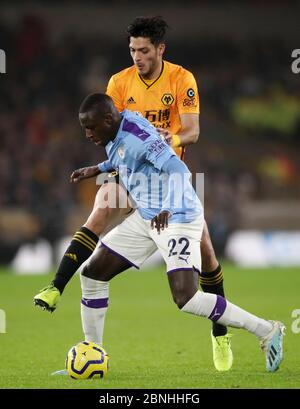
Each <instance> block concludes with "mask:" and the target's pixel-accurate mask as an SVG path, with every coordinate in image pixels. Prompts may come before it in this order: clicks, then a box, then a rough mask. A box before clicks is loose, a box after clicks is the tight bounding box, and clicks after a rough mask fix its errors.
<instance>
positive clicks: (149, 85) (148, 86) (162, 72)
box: [136, 60, 167, 89]
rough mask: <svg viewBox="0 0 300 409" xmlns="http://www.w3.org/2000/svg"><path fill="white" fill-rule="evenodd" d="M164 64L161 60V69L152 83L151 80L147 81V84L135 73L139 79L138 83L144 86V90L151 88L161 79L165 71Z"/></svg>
mask: <svg viewBox="0 0 300 409" xmlns="http://www.w3.org/2000/svg"><path fill="white" fill-rule="evenodd" d="M166 68H167V67H166V63H165V61H164V60H163V61H162V67H161V71H160V74H159V76H158V77H156V78H155V79H154V80H153V81H152V82H150V81H151V80H148V81H147V82H146V81H145V80H143V78H142V77H141V76H140V75H139V74H138V72H137V71H136V74H137V76H138V77H139V79H140V81H141V82H142V83H143V84H144V86H145V87H146V89H149V88H151V87H152V86H153V85H155V84H157V83H158V82H159V81H160V80H161V79H162V77H163V75H164V73H165V71H166Z"/></svg>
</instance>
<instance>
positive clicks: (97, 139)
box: [79, 112, 112, 146]
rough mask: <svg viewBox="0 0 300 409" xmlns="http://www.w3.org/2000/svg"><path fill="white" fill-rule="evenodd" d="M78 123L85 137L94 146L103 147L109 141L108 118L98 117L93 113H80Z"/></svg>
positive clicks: (109, 123) (109, 127) (109, 122)
mask: <svg viewBox="0 0 300 409" xmlns="http://www.w3.org/2000/svg"><path fill="white" fill-rule="evenodd" d="M106 115H109V114H106ZM79 122H80V125H81V127H82V129H83V130H84V132H85V137H86V138H87V139H88V140H89V141H91V142H94V144H95V145H97V146H98V145H100V146H105V145H107V143H108V142H109V141H110V140H111V132H110V131H111V128H112V127H111V121H110V120H109V118H108V117H107V118H106V117H99V116H96V115H95V114H94V113H93V112H82V113H80V114H79Z"/></svg>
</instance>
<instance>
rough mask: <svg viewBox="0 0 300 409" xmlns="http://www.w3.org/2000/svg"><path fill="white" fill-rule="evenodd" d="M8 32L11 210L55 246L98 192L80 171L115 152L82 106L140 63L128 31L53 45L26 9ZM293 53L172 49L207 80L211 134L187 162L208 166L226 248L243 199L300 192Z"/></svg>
mask: <svg viewBox="0 0 300 409" xmlns="http://www.w3.org/2000/svg"><path fill="white" fill-rule="evenodd" d="M0 38H1V41H2V44H1V48H3V49H4V50H8V57H7V74H5V75H2V76H1V77H0V92H1V99H0V135H1V145H0V206H1V209H2V210H1V212H2V213H3V212H4V211H5V210H6V209H22V210H23V211H24V210H25V211H26V212H28V213H30V214H31V215H33V216H34V217H35V220H36V221H37V227H36V229H33V233H32V238H34V237H35V236H36V235H38V236H41V237H46V238H47V239H49V240H50V241H51V242H54V241H55V240H57V239H58V238H59V237H61V236H62V235H65V234H70V233H72V231H70V223H69V220H70V217H71V215H76V214H77V212H78V210H79V209H85V211H86V212H88V211H89V209H90V208H91V206H92V199H93V194H94V192H95V191H96V190H95V189H96V188H95V187H94V185H93V186H92V185H91V184H90V183H88V182H84V183H83V185H82V186H81V187H80V186H78V187H74V186H73V185H71V184H70V183H69V182H68V178H69V175H70V173H71V171H72V170H74V169H76V168H79V167H82V166H85V165H87V164H95V163H98V162H100V161H101V160H103V159H105V156H104V153H103V151H102V149H98V148H97V149H95V147H94V146H93V145H91V144H89V143H88V142H87V141H86V140H85V138H84V137H83V135H82V132H81V129H80V126H79V123H78V119H77V112H78V107H79V105H80V102H81V101H82V99H83V97H84V96H85V95H86V94H88V93H90V92H95V91H97V90H99V91H102V92H103V91H105V88H106V83H107V81H108V79H109V77H110V76H111V75H112V74H113V73H115V72H117V71H119V70H121V69H123V68H125V67H126V66H128V65H130V64H131V61H130V56H129V53H128V46H127V44H126V39H125V36H124V38H121V39H120V42H119V43H112V42H110V41H109V38H104V37H102V38H89V39H87V38H86V37H85V38H84V39H82V38H81V37H80V33H78V34H76V33H74V34H72V35H70V34H68V35H66V36H65V37H63V38H61V39H59V40H58V41H56V42H55V43H53V42H52V41H51V36H50V34H49V32H48V30H47V24H46V23H45V22H43V21H42V20H41V19H40V18H38V17H36V16H25V17H24V18H23V19H22V21H20V22H19V26H18V27H15V29H14V30H13V31H12V30H11V29H9V28H8V27H5V25H4V24H2V28H1V29H0ZM290 54H291V50H290V49H289V46H288V44H285V43H284V42H281V41H280V40H279V39H274V38H272V39H256V40H254V41H253V40H251V41H249V42H247V41H246V40H244V42H243V43H238V42H237V41H235V39H233V38H226V37H223V38H216V37H214V38H212V37H206V38H200V39H197V40H195V42H194V43H190V44H186V43H184V40H183V41H182V43H179V42H176V43H172V44H171V43H170V44H168V45H167V52H166V56H165V57H166V59H167V60H170V61H172V62H174V63H177V64H181V65H183V66H184V67H186V68H188V69H190V70H191V71H192V72H193V73H194V75H195V77H196V79H197V82H198V86H199V90H200V98H201V137H200V141H199V143H198V144H197V146H196V147H195V148H193V149H190V150H189V149H188V150H187V163H188V164H189V166H190V168H191V170H192V171H193V172H204V173H205V211H206V218H207V220H208V222H209V224H210V227H211V231H212V235H213V236H214V240H215V242H216V246H217V248H218V251H219V252H220V253H221V252H222V249H223V247H224V242H225V240H226V237H227V235H228V234H229V232H230V231H231V230H232V229H234V228H236V227H237V225H238V219H237V217H236V209H237V208H238V207H239V206H241V204H242V203H243V201H245V200H254V199H255V200H262V199H264V198H270V197H271V198H274V199H276V198H282V197H291V198H296V199H297V198H298V199H299V197H300V183H299V177H298V174H299V170H300V169H299V167H300V149H299V146H300V143H299V134H300V84H299V83H300V81H299V76H298V77H297V75H295V74H293V73H292V72H291V69H290V65H291V58H290ZM0 221H1V220H0ZM83 221H84V220H80V218H79V219H78V224H77V226H76V227H79V226H80V225H81V223H82V222H83ZM75 224H76V222H75ZM72 226H73V225H72ZM74 226H75V225H74ZM0 241H1V242H3V241H5V237H3V233H0Z"/></svg>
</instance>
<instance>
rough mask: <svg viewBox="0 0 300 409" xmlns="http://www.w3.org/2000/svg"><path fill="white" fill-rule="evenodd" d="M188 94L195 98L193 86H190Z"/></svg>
mask: <svg viewBox="0 0 300 409" xmlns="http://www.w3.org/2000/svg"><path fill="white" fill-rule="evenodd" d="M187 96H188V97H189V98H194V96H195V91H194V90H193V88H189V89H188V90H187Z"/></svg>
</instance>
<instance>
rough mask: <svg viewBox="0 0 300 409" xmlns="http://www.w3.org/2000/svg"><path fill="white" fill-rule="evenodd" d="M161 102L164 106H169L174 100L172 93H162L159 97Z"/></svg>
mask: <svg viewBox="0 0 300 409" xmlns="http://www.w3.org/2000/svg"><path fill="white" fill-rule="evenodd" d="M161 102H162V103H163V104H164V105H166V106H170V105H172V104H173V102H174V97H173V95H172V94H164V95H163V96H162V98H161Z"/></svg>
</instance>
